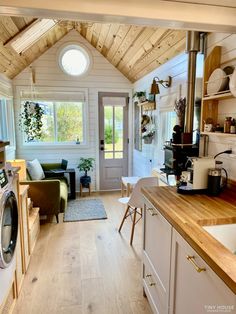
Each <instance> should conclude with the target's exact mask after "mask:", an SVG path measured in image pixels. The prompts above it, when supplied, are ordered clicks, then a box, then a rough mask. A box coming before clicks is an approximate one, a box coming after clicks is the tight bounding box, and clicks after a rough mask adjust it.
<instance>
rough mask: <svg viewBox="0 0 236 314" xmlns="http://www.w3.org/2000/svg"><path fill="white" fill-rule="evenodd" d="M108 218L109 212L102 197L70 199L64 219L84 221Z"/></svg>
mask: <svg viewBox="0 0 236 314" xmlns="http://www.w3.org/2000/svg"><path fill="white" fill-rule="evenodd" d="M97 219H107V214H106V211H105V208H104V205H103V203H102V200H100V199H87V200H81V199H76V200H69V201H68V205H67V209H66V211H65V213H64V221H83V220H97Z"/></svg>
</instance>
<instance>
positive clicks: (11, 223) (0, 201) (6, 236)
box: [0, 168, 18, 305]
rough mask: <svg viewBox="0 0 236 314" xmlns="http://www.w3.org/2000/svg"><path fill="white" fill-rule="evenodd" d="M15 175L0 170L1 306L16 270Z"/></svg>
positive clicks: (5, 170) (10, 170)
mask: <svg viewBox="0 0 236 314" xmlns="http://www.w3.org/2000/svg"><path fill="white" fill-rule="evenodd" d="M15 179H16V178H15V174H14V172H13V171H12V169H11V168H2V169H0V305H1V304H2V303H3V301H4V300H5V298H6V296H7V293H8V292H9V289H10V288H11V284H12V281H13V278H14V274H15V269H16V254H15V250H16V243H17V235H18V205H17V187H16V184H15Z"/></svg>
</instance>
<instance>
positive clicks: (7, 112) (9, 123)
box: [0, 94, 16, 149]
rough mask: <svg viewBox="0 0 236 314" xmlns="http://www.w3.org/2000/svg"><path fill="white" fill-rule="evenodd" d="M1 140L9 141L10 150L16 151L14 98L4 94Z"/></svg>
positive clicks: (0, 112)
mask: <svg viewBox="0 0 236 314" xmlns="http://www.w3.org/2000/svg"><path fill="white" fill-rule="evenodd" d="M2 102H3V103H2ZM0 139H1V140H4V141H9V142H10V148H13V149H15V146H16V144H15V123H14V109H13V98H12V97H7V96H4V95H2V94H0ZM7 149H9V147H7Z"/></svg>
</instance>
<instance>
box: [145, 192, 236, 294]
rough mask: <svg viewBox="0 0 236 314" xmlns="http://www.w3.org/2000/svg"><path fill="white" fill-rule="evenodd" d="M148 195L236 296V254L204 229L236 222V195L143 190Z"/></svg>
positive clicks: (231, 193) (234, 193)
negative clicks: (204, 227) (187, 193)
mask: <svg viewBox="0 0 236 314" xmlns="http://www.w3.org/2000/svg"><path fill="white" fill-rule="evenodd" d="M142 192H143V194H144V196H145V197H146V198H147V199H148V200H149V201H150V202H151V203H152V204H153V205H154V207H156V208H157V209H158V210H159V212H160V213H161V214H162V215H163V216H164V217H165V218H166V220H168V221H169V223H170V224H171V225H172V226H173V227H174V228H175V229H176V230H177V231H178V232H179V233H180V234H181V235H182V236H183V238H184V239H185V240H186V241H187V242H188V243H189V244H190V245H191V246H192V247H193V249H194V250H195V251H196V252H197V253H198V254H199V255H200V256H201V257H202V258H203V259H204V260H205V261H206V263H207V264H208V265H209V266H210V267H211V268H212V269H213V270H214V271H215V273H216V274H217V275H218V276H219V277H220V278H221V279H222V280H223V281H224V282H225V283H226V284H227V285H228V287H229V288H230V289H231V290H232V291H233V292H234V293H235V294H236V255H234V254H233V253H231V252H230V251H229V250H228V249H227V248H225V247H224V246H223V245H222V244H221V243H220V242H218V241H217V240H216V239H214V238H213V237H212V236H211V235H210V234H209V233H207V231H205V230H204V229H203V228H202V226H209V225H219V224H228V223H236V192H235V191H233V190H230V189H227V190H225V191H224V192H223V193H222V194H221V195H220V196H218V197H209V196H207V195H201V194H195V195H183V194H178V193H177V192H176V188H175V187H162V186H160V187H149V188H143V189H142Z"/></svg>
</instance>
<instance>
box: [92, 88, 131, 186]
mask: <svg viewBox="0 0 236 314" xmlns="http://www.w3.org/2000/svg"><path fill="white" fill-rule="evenodd" d="M95 92H96V101H97V110H96V121H97V127H96V130H97V132H96V141H95V142H96V190H97V191H100V160H99V147H100V146H99V103H98V93H127V94H128V95H129V108H128V138H129V145H128V176H130V175H131V173H132V166H133V163H132V158H133V103H132V89H130V88H129V89H128V88H127V89H124V88H122V89H115V88H112V89H110V88H109V89H108V88H107V89H106V88H103V89H98V88H97V89H95Z"/></svg>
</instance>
